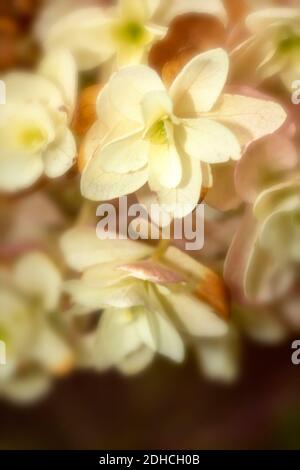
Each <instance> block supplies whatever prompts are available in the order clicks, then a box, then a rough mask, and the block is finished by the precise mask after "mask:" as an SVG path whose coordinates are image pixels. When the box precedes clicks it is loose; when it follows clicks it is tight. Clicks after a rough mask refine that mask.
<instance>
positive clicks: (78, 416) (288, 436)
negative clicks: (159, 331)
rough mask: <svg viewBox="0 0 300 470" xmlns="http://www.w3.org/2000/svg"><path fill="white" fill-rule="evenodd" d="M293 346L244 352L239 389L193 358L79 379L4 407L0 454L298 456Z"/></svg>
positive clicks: (299, 385) (298, 388)
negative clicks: (30, 401) (33, 400)
mask: <svg viewBox="0 0 300 470" xmlns="http://www.w3.org/2000/svg"><path fill="white" fill-rule="evenodd" d="M290 356H291V350H290V344H289V343H288V344H285V345H284V346H282V347H281V348H270V349H268V348H259V347H257V346H255V347H254V346H253V345H248V346H247V351H246V354H245V356H244V362H243V364H242V365H241V368H242V373H241V379H240V381H239V382H238V383H237V384H236V385H231V386H221V385H216V384H212V383H209V382H207V381H206V380H204V379H203V378H202V377H201V375H200V374H199V371H198V366H197V364H196V363H195V362H194V361H193V360H192V359H191V358H190V360H189V362H188V363H187V364H186V365H185V366H184V367H182V368H180V367H176V366H172V365H170V364H169V363H167V362H164V361H163V360H158V361H157V362H156V363H155V364H154V365H153V366H152V367H151V368H150V369H148V371H146V372H145V373H143V374H142V375H139V376H137V377H133V378H129V379H128V378H124V377H122V376H121V375H119V374H117V373H114V372H111V373H107V374H103V375H96V374H94V373H88V372H82V373H77V374H76V375H73V376H71V377H70V378H67V379H64V380H62V381H61V382H59V383H57V384H56V385H55V386H54V389H53V391H52V393H50V395H48V396H47V397H46V398H45V399H43V400H42V401H40V402H39V403H38V404H34V405H32V406H27V407H26V408H23V407H18V406H15V405H11V404H7V403H4V402H1V404H0V417H1V426H0V448H2V449H32V448H34V449H67V450H68V449H99V450H102V449H124V450H125V449H128V450H132V449H300V366H299V367H297V366H293V365H292V363H291V359H290Z"/></svg>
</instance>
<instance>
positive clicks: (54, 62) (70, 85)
mask: <svg viewBox="0 0 300 470" xmlns="http://www.w3.org/2000/svg"><path fill="white" fill-rule="evenodd" d="M38 71H39V73H40V74H41V75H42V76H43V77H45V78H47V79H48V80H50V81H51V82H52V83H54V84H55V85H56V86H57V88H58V89H59V90H60V91H61V93H62V95H63V97H64V100H65V104H66V106H67V107H68V110H69V116H71V115H72V114H73V111H74V108H75V102H76V95H77V70H76V65H75V62H74V59H73V56H72V55H71V54H70V52H68V51H67V50H64V49H59V50H55V51H51V52H49V53H48V54H46V55H45V57H44V58H43V60H42V62H41V64H40V66H39V70H38Z"/></svg>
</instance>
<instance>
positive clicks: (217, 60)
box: [170, 49, 229, 118]
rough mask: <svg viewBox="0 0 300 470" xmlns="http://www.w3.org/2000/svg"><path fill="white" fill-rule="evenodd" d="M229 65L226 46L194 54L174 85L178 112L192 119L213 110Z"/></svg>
mask: <svg viewBox="0 0 300 470" xmlns="http://www.w3.org/2000/svg"><path fill="white" fill-rule="evenodd" d="M228 68H229V60H228V56H227V53H226V52H225V51H224V50H223V49H214V50H212V51H208V52H204V53H203V54H200V55H198V56H196V57H194V58H193V59H192V60H191V61H190V62H189V63H188V64H187V65H186V66H185V67H184V68H183V69H182V71H181V72H180V73H179V75H177V77H176V78H175V80H174V82H173V83H172V85H171V88H170V96H171V98H172V100H173V103H174V112H175V114H176V115H178V116H180V117H186V118H189V117H190V118H191V117H196V116H197V115H199V114H200V113H203V112H208V111H210V110H211V109H212V107H213V106H214V104H215V103H216V101H217V100H218V98H219V96H220V94H221V92H222V90H223V88H224V85H225V82H226V80H227V75H228Z"/></svg>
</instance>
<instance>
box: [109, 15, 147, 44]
mask: <svg viewBox="0 0 300 470" xmlns="http://www.w3.org/2000/svg"><path fill="white" fill-rule="evenodd" d="M115 34H116V37H117V40H118V41H120V42H123V43H126V44H130V45H136V46H138V45H140V44H143V43H144V42H145V41H146V38H147V31H146V29H145V28H144V26H143V25H142V24H140V23H137V22H136V21H129V22H127V23H122V24H120V25H119V26H117V28H116V31H115Z"/></svg>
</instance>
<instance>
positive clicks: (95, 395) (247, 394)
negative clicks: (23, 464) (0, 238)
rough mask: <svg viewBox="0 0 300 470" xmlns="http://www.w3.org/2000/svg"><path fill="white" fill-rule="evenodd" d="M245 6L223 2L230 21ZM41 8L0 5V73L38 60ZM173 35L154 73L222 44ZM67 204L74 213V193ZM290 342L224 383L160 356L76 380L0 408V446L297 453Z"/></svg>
mask: <svg viewBox="0 0 300 470" xmlns="http://www.w3.org/2000/svg"><path fill="white" fill-rule="evenodd" d="M94 3H97V2H94ZM102 3H103V2H102ZM234 3H235V6H234ZM237 3H239V6H238V7H237ZM246 3H247V2H245V3H243V2H236V0H233V2H230V1H228V2H226V4H227V6H228V8H229V10H230V12H231V21H232V22H233V23H234V22H235V21H236V20H237V18H239V16H240V15H241V14H242V12H243V11H244V9H246V6H247V5H246ZM256 3H258V4H259V2H256ZM291 3H292V2H291ZM299 3H300V2H299ZM41 6H42V2H41V1H39V0H11V1H7V0H0V71H1V72H4V71H7V70H10V69H12V68H14V67H17V66H21V67H27V68H31V67H33V66H34V64H36V63H37V61H38V59H39V57H40V51H39V47H38V44H37V42H36V41H35V39H34V36H33V34H32V30H33V24H34V22H35V19H36V17H37V15H38V14H39V11H40V8H41ZM172 28H173V29H172V30H171V33H170V35H169V37H168V39H167V41H166V42H165V43H164V44H163V45H162V47H161V48H160V49H159V50H156V49H154V50H153V51H152V55H151V60H152V63H153V64H154V66H155V67H156V69H157V70H161V68H162V64H163V63H164V62H165V61H166V58H168V59H172V55H174V54H176V47H175V46H176V41H177V40H178V41H179V42H181V43H185V44H186V45H187V46H186V48H185V50H184V54H187V55H189V54H190V53H192V51H194V50H195V48H196V49H197V48H199V49H203V48H205V47H213V46H214V45H222V43H224V31H223V29H222V27H221V26H220V25H219V24H217V23H216V22H214V21H213V20H211V19H207V18H206V19H205V21H204V20H203V19H189V20H188V19H181V20H180V21H179V22H178V24H177V26H176V25H173V27H172ZM176 28H177V29H176ZM175 29H176V34H175V33H172V31H175ZM204 29H206V30H207V31H209V32H210V35H209V37H212V38H213V39H210V40H209V42H208V44H205V45H204V44H203V43H201V44H200V43H199V41H200V38H199V36H198V34H197V32H198V31H200V30H201V32H202V34H201V35H200V36H201V37H203V31H204ZM179 31H180V33H179ZM179 37H180V39H178V38H179ZM299 78H300V77H299ZM87 80H88V77H87ZM68 197H69V200H68V201H67V202H66V205H67V206H68V210H69V211H70V214H71V216H72V214H73V213H72V210H73V207H72V203H70V200H72V201H74V198H73V194H70V195H69V196H68ZM14 201H15V200H14V198H9V199H8V198H5V197H1V211H2V212H1V223H0V230H1V232H2V233H1V234H2V235H3V233H4V232H5V231H6V230H7V224H8V222H7V221H8V218H7V217H6V215H7V214H6V212H5V208H7V207H9V205H10V204H13V203H14ZM295 339H296V338H295ZM291 342H292V340H291V339H289V340H288V341H286V342H285V343H284V344H281V345H280V346H278V347H274V346H273V347H266V346H260V345H258V344H254V343H252V342H250V341H245V345H244V355H243V361H242V364H241V374H240V378H239V379H238V380H237V382H236V383H235V384H233V385H228V386H227V385H218V384H214V383H211V382H209V381H207V380H205V379H204V378H203V377H202V376H201V374H199V365H198V364H197V363H196V360H195V359H193V358H192V357H189V359H188V361H187V362H186V363H185V364H184V366H182V367H177V366H174V365H172V364H170V363H168V362H167V361H164V360H162V359H159V358H158V359H157V360H156V361H155V363H154V364H153V365H152V366H151V367H150V368H148V369H147V370H146V371H145V372H144V373H142V374H140V375H138V376H136V377H132V378H125V377H122V376H121V375H120V374H118V373H116V372H109V373H105V374H101V375H98V374H95V373H92V372H79V373H74V374H73V375H71V376H69V377H66V378H63V379H60V380H57V381H56V382H55V384H54V385H53V388H52V390H51V392H50V393H49V394H48V395H47V396H46V397H45V398H43V399H41V400H39V401H37V402H35V403H34V404H32V405H27V406H26V407H24V406H21V405H16V404H11V403H8V402H7V401H4V400H1V401H0V423H1V425H0V449H95V448H97V449H266V448H267V449H300V366H298V367H297V366H294V365H292V362H291V354H292V350H291Z"/></svg>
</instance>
